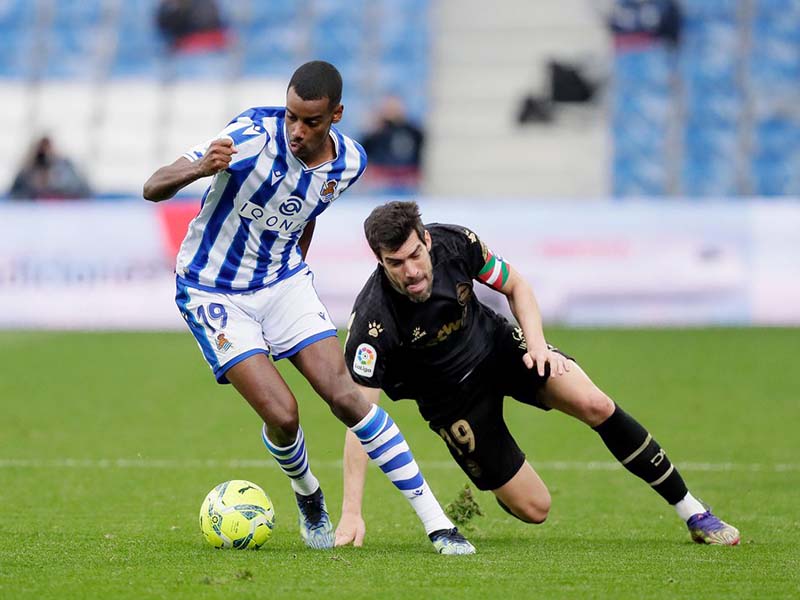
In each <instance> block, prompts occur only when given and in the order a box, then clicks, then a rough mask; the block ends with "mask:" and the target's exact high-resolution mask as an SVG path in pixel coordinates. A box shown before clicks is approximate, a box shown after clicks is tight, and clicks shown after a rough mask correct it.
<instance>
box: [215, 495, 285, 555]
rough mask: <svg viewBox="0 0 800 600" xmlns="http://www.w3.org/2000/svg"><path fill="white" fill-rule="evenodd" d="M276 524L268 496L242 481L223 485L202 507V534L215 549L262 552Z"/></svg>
mask: <svg viewBox="0 0 800 600" xmlns="http://www.w3.org/2000/svg"><path fill="white" fill-rule="evenodd" d="M274 524H275V511H274V510H273V508H272V501H271V500H270V499H269V496H267V494H266V493H265V492H264V490H262V489H261V488H260V487H259V486H257V485H256V484H255V483H252V482H250V481H245V480H243V479H233V480H231V481H226V482H224V483H220V484H219V485H218V486H216V487H215V488H214V489H213V490H211V491H210V492H209V493H208V495H207V496H206V499H205V500H203V504H202V505H201V506H200V531H202V532H203V536H204V537H205V539H206V541H207V542H208V543H209V544H210V545H212V546H214V547H215V548H237V549H239V550H243V549H245V548H252V549H254V550H255V549H257V548H260V547H261V546H262V545H263V544H264V542H266V541H267V540H268V539H269V538H270V536H271V535H272V528H273V526H274Z"/></svg>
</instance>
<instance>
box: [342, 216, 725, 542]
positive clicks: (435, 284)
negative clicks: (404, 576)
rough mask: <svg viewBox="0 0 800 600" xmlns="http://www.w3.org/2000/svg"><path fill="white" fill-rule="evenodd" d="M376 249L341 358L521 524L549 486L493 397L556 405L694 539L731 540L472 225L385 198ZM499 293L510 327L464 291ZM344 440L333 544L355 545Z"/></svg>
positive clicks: (538, 507)
mask: <svg viewBox="0 0 800 600" xmlns="http://www.w3.org/2000/svg"><path fill="white" fill-rule="evenodd" d="M364 231H365V233H366V236H367V241H368V242H369V245H370V248H372V251H373V252H374V253H375V256H376V257H377V259H378V261H379V263H380V264H379V265H378V268H377V269H376V270H375V272H374V273H373V274H372V276H371V277H370V278H369V280H368V281H367V283H366V284H365V286H364V288H363V289H362V291H361V293H360V294H359V296H358V298H357V299H356V302H355V305H354V308H353V314H352V315H351V317H350V324H349V332H348V338H347V342H346V348H345V352H346V361H347V365H348V367H349V368H350V372H351V375H352V376H353V379H354V380H355V381H356V383H358V384H359V386H361V388H362V390H363V391H364V394H365V395H366V396H367V398H369V399H370V400H372V402H377V401H378V396H379V393H380V390H381V389H383V390H384V391H385V392H386V394H387V395H388V396H389V397H390V398H391V399H393V400H399V399H402V398H412V399H414V400H416V401H417V405H418V408H419V411H420V414H421V415H422V416H423V417H424V418H425V420H426V421H427V422H428V424H429V426H430V428H431V429H432V430H433V431H434V432H436V433H437V434H439V435H440V436H441V437H442V439H443V440H444V442H445V443H446V444H447V447H448V449H449V450H450V453H451V455H452V456H453V458H454V459H455V461H456V462H457V463H458V465H459V466H460V467H461V468H462V470H463V471H464V472H465V473H466V474H467V476H468V477H469V478H470V479H471V480H472V482H473V483H474V484H475V485H476V486H477V487H478V489H481V490H491V491H492V492H494V494H495V496H496V498H497V501H498V503H499V504H500V506H501V507H503V509H504V510H506V511H507V512H509V513H510V514H511V515H513V516H515V517H517V518H518V519H520V520H522V521H524V522H526V523H541V522H543V521H544V520H545V518H546V517H547V514H548V512H549V510H550V494H549V492H548V490H547V487H546V486H545V484H544V482H543V481H542V479H541V478H540V477H539V475H538V474H537V473H536V471H534V469H533V468H532V467H531V465H530V464H528V463H527V462H526V460H525V455H524V453H523V452H522V450H520V448H519V446H518V445H517V443H516V441H515V440H514V438H513V437H512V436H511V433H510V432H509V430H508V428H507V426H506V423H505V421H504V420H503V399H504V397H505V396H511V397H513V398H514V399H516V400H518V401H520V402H523V403H525V404H529V405H531V406H535V407H537V408H541V409H543V410H550V409H552V408H555V409H556V410H559V411H561V412H563V413H566V414H568V415H570V416H572V417H575V418H577V419H579V420H580V421H582V422H584V423H585V424H587V425H589V426H590V427H592V428H593V429H594V430H595V431H596V432H597V433H598V434H599V436H600V438H601V440H602V441H603V443H605V445H606V446H607V447H608V449H609V450H610V451H611V453H612V454H613V455H614V457H615V458H617V459H618V460H619V461H620V462H621V463H622V464H623V465H624V466H625V468H626V469H628V471H630V472H631V473H633V474H634V475H636V476H637V477H639V478H641V479H643V480H644V481H645V482H647V483H648V484H650V486H651V487H652V488H653V489H654V490H655V491H656V493H658V494H659V495H660V496H661V497H662V498H664V500H666V501H667V502H668V503H669V504H671V505H672V506H673V507H674V508H675V510H676V512H677V513H678V515H679V516H680V518H681V519H683V520H684V521H685V522H686V524H687V525H688V528H689V531H690V534H691V537H692V539H693V540H694V541H696V542H698V543H705V544H720V545H735V544H737V543H738V542H739V532H738V531H737V530H736V528H735V527H732V526H731V525H728V524H727V523H725V522H724V521H721V520H720V519H718V518H717V517H716V516H714V514H712V513H711V512H710V510H708V509H707V508H706V507H705V506H704V505H703V504H701V503H700V502H699V501H698V500H697V499H696V498H695V497H694V496H693V495H692V494H691V493H690V492H689V490H688V489H687V487H686V484H685V483H684V481H683V479H682V478H681V476H680V474H679V473H678V470H677V469H676V468H675V466H674V465H673V464H672V463H671V462H670V460H669V458H667V456H666V454H665V453H664V450H663V449H662V448H661V447H660V446H659V444H658V443H657V442H656V440H655V439H653V436H652V435H651V434H650V433H649V432H648V431H647V430H646V429H645V428H644V427H643V426H642V425H640V424H639V423H638V422H637V421H636V420H635V419H634V418H633V417H632V416H630V415H629V414H627V413H626V412H625V411H623V410H622V408H620V407H619V406H618V405H617V404H616V403H614V401H612V400H611V399H610V398H609V397H608V396H607V395H606V394H604V393H603V392H602V391H601V390H600V389H599V388H598V387H597V386H596V385H595V384H594V383H593V382H592V381H591V379H589V377H588V376H587V375H586V374H585V373H584V372H583V370H582V369H581V368H580V367H579V366H578V365H577V364H576V363H575V362H574V361H573V359H571V358H570V357H569V356H567V355H566V354H564V353H562V352H560V351H559V350H557V349H555V348H553V347H552V346H550V345H548V344H547V342H546V341H545V337H544V333H543V331H542V321H541V316H540V313H539V308H538V305H537V302H536V298H535V296H534V294H533V291H532V290H531V288H530V286H529V285H528V284H527V283H526V282H525V280H524V279H522V277H520V275H519V273H517V272H516V271H515V270H514V269H513V268H512V267H511V266H510V265H509V264H508V263H507V262H506V261H504V260H503V259H502V258H501V257H499V256H497V255H496V254H494V253H492V251H491V250H489V248H487V247H486V245H484V244H483V243H482V242H481V240H480V239H479V238H478V237H477V235H475V233H473V232H472V231H470V230H469V229H466V228H464V227H461V226H455V225H441V224H431V225H427V226H425V225H423V224H422V221H421V220H420V214H419V209H418V207H417V205H416V204H415V203H414V202H390V203H388V204H386V205H383V206H380V207H378V208H376V209H374V210H373V211H372V213H371V214H370V216H369V217H368V218H367V220H366V221H365V223H364ZM475 280H477V281H479V282H481V283H482V284H485V285H487V286H489V287H491V288H492V289H494V290H496V291H498V292H500V293H501V294H504V295H505V296H507V299H508V303H509V306H510V308H511V312H512V313H513V314H514V316H515V317H516V319H517V321H518V323H519V327H516V326H514V325H512V324H510V323H509V322H508V321H507V320H506V319H505V318H504V317H502V316H499V315H497V314H496V313H495V312H494V311H492V310H491V309H490V308H489V307H488V306H486V305H485V304H483V303H481V302H480V301H478V299H477V298H476V297H475V294H474V292H473V283H474V281H475ZM359 447H360V444H358V443H357V441H356V439H355V438H354V437H353V436H352V435H348V437H347V440H346V443H345V492H344V501H343V503H342V520H341V521H340V523H339V527H338V529H337V532H336V544H337V545H342V544H347V543H350V542H353V543H355V544H356V545H360V544H361V540H362V538H363V535H364V522H363V519H362V518H361V491H362V490H363V486H364V470H365V467H366V458H365V457H364V453H363V452H362V451H361V450H360V448H359Z"/></svg>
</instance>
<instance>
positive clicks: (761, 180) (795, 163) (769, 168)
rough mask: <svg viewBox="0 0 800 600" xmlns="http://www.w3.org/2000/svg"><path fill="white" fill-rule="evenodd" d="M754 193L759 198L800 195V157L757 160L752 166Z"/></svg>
mask: <svg viewBox="0 0 800 600" xmlns="http://www.w3.org/2000/svg"><path fill="white" fill-rule="evenodd" d="M751 173H752V186H753V193H754V194H755V195H758V196H784V195H792V196H797V195H798V194H800V155H795V156H794V157H793V159H792V160H788V161H779V162H778V161H774V160H768V159H755V160H754V161H753V162H752V164H751Z"/></svg>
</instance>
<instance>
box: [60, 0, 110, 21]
mask: <svg viewBox="0 0 800 600" xmlns="http://www.w3.org/2000/svg"><path fill="white" fill-rule="evenodd" d="M110 8H111V7H110V6H109V3H108V2H105V1H104V0H60V1H59V2H54V3H53V24H54V25H55V26H56V27H64V26H66V27H73V26H75V27H86V26H88V25H95V26H97V25H100V23H101V22H102V21H103V19H104V18H106V17H107V16H108V13H109V10H110Z"/></svg>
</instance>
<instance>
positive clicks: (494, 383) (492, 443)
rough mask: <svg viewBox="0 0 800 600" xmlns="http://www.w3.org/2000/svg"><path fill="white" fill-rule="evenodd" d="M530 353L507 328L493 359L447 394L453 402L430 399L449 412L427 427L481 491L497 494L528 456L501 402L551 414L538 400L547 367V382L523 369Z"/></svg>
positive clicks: (517, 330) (499, 335)
mask: <svg viewBox="0 0 800 600" xmlns="http://www.w3.org/2000/svg"><path fill="white" fill-rule="evenodd" d="M526 349H527V346H526V344H525V339H524V337H523V335H522V330H521V329H520V328H518V327H515V326H514V325H511V324H510V323H507V324H505V325H504V326H502V327H500V329H499V331H498V332H497V335H496V336H495V339H494V348H493V350H492V352H491V353H490V354H489V356H488V357H487V358H486V359H484V360H483V362H481V363H480V364H479V365H478V366H477V367H476V368H475V369H474V370H473V371H472V372H471V373H470V374H469V375H468V376H467V377H466V378H465V379H464V380H463V381H462V382H461V383H459V384H458V385H457V386H454V387H453V388H451V389H450V390H449V391H448V393H447V396H449V397H444V398H443V397H441V396H440V397H439V398H438V399H434V398H430V399H429V400H428V402H436V401H437V400H438V402H444V403H446V404H447V406H448V407H451V410H449V411H448V414H447V415H446V416H440V417H437V418H435V419H433V420H432V421H431V422H430V423H429V426H430V428H431V429H432V430H433V431H434V432H435V433H436V434H437V435H439V436H440V437H441V438H442V439H443V440H444V442H445V443H446V444H447V448H448V450H449V451H450V454H451V455H452V456H453V458H454V459H455V461H456V462H457V463H458V465H459V466H460V467H461V469H462V470H463V471H464V473H466V474H467V476H468V477H469V478H470V479H471V480H472V482H473V483H474V484H475V486H476V487H477V488H478V489H480V490H494V489H497V488H499V487H501V486H502V485H504V484H506V483H508V481H509V480H510V479H511V478H512V477H514V475H516V473H517V471H519V469H520V467H522V465H523V463H524V462H525V453H524V452H523V451H522V450H521V449H520V447H519V446H518V445H517V442H516V441H515V440H514V438H513V436H512V435H511V432H510V431H509V430H508V427H507V426H506V423H505V420H504V419H503V398H504V397H505V396H511V397H512V398H514V399H516V400H518V401H520V402H523V403H525V404H530V405H532V406H535V407H537V408H540V409H542V410H550V409H549V408H548V407H547V406H545V405H544V404H543V403H542V402H541V401H540V400H539V391H540V390H541V389H542V387H543V386H544V384H545V382H546V381H547V378H548V377H549V366H548V369H546V371H545V376H544V377H540V376H539V374H538V372H537V371H536V368H535V367H534V368H533V369H528V368H527V367H525V364H524V363H523V362H522V356H523V355H524V353H525V352H526ZM557 351H558V352H560V353H561V354H563V352H561V351H560V350H557ZM565 356H566V355H565ZM567 358H571V357H569V356H567Z"/></svg>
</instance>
